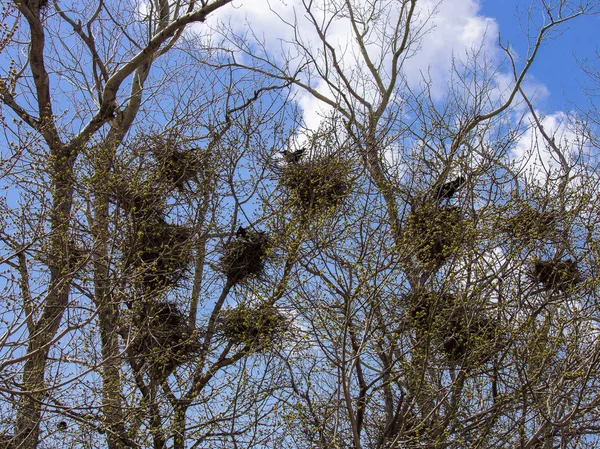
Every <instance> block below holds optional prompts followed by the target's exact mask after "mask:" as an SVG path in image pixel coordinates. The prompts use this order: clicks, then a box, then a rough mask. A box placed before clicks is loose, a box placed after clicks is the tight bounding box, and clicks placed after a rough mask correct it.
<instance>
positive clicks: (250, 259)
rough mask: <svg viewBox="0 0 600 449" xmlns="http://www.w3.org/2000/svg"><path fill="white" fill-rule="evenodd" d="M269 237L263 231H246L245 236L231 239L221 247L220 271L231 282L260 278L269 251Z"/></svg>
mask: <svg viewBox="0 0 600 449" xmlns="http://www.w3.org/2000/svg"><path fill="white" fill-rule="evenodd" d="M269 247H270V244H269V238H268V237H267V235H266V234H265V233H264V232H255V231H246V235H245V236H239V237H237V238H235V239H233V240H231V241H230V242H229V243H228V244H227V245H225V247H224V249H223V257H222V258H221V263H220V268H221V271H222V272H223V273H224V274H225V275H226V276H227V281H228V282H230V283H233V284H236V283H239V282H242V281H244V280H247V279H250V278H257V277H258V278H260V276H261V275H262V274H263V272H264V270H265V260H266V258H267V256H268V253H269Z"/></svg>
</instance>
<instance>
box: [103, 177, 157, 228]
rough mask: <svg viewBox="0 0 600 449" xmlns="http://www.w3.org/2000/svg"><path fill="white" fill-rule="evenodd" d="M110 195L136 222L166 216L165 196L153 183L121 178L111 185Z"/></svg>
mask: <svg viewBox="0 0 600 449" xmlns="http://www.w3.org/2000/svg"><path fill="white" fill-rule="evenodd" d="M110 195H111V196H112V198H113V200H115V201H116V203H117V204H118V205H120V206H121V207H122V208H123V211H124V212H125V214H126V215H127V216H128V217H130V218H131V219H132V220H133V221H134V222H135V223H140V222H144V221H147V220H156V219H160V218H162V217H163V216H164V207H165V206H164V198H163V194H162V192H161V190H160V189H158V188H156V186H154V185H153V184H152V183H150V182H147V183H142V182H131V181H128V180H126V179H119V180H117V181H116V182H114V183H113V184H112V185H111V186H110Z"/></svg>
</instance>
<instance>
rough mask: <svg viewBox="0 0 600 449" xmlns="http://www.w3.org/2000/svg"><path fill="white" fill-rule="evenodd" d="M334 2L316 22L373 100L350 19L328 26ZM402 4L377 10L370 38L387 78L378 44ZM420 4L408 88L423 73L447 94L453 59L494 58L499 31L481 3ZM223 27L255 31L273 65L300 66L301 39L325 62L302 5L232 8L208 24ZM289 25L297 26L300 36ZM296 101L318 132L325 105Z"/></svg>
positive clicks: (248, 1)
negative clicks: (288, 61)
mask: <svg viewBox="0 0 600 449" xmlns="http://www.w3.org/2000/svg"><path fill="white" fill-rule="evenodd" d="M334 3H337V2H331V0H324V1H323V3H320V4H319V5H317V3H313V9H312V13H313V14H314V15H315V18H316V20H317V22H321V21H322V22H326V23H327V24H328V27H327V36H328V40H329V42H331V44H332V45H333V46H334V48H335V49H336V53H337V55H338V58H339V62H340V65H341V66H342V68H343V71H344V74H345V76H346V77H347V78H348V79H350V80H351V83H352V85H353V88H354V89H356V90H357V91H358V92H360V94H361V95H363V96H365V97H366V98H368V99H369V100H372V101H375V100H376V97H377V90H376V84H375V82H374V80H373V79H372V77H371V76H370V74H369V73H368V69H367V67H366V65H365V63H364V60H363V59H362V56H361V55H360V51H359V49H358V45H357V41H356V39H355V38H354V36H353V32H352V27H351V24H350V21H349V18H348V17H347V15H343V14H342V15H339V16H338V17H336V18H335V19H333V20H331V21H329V19H331V14H330V12H329V11H327V9H331V8H332V7H333V6H334ZM315 5H316V6H315ZM323 5H328V7H329V8H323ZM362 5H363V3H362V2H356V5H355V6H356V11H357V15H360V13H361V8H363V6H362ZM398 5H399V2H390V3H386V4H385V9H382V10H379V11H377V13H378V24H377V26H372V27H371V29H370V32H369V34H368V38H369V39H370V44H369V45H368V46H367V50H368V53H369V55H370V57H371V59H372V60H373V61H374V64H375V65H376V66H381V70H380V72H381V73H383V74H384V78H385V76H387V75H386V74H389V68H390V63H391V51H390V49H389V48H386V47H384V48H382V46H381V45H380V43H381V42H380V40H381V39H382V35H383V34H382V33H383V30H385V32H386V34H387V35H388V36H389V35H390V34H391V33H392V32H393V28H394V26H395V22H396V20H397V17H398V14H399V10H398V7H399V6H398ZM417 5H418V6H417V9H418V11H417V14H416V16H417V19H416V21H415V24H414V28H413V30H414V31H415V32H419V33H422V34H423V36H422V38H421V40H420V42H419V43H418V48H417V47H415V48H413V50H417V51H415V52H414V54H413V55H412V56H411V57H410V58H409V59H407V60H406V61H405V62H404V69H403V70H404V75H405V76H406V79H407V80H408V82H409V85H412V86H416V85H417V84H418V83H419V82H420V81H421V79H422V74H423V73H427V72H428V73H429V75H430V76H431V78H432V81H433V88H434V94H436V95H443V93H444V92H445V90H446V86H447V83H448V81H449V80H450V75H451V68H452V60H453V55H454V56H456V57H458V58H462V57H464V56H465V55H466V54H467V52H471V53H472V52H477V54H478V55H480V56H481V57H490V56H493V55H494V54H496V52H497V49H496V45H495V39H496V36H497V33H498V26H497V24H496V22H495V21H494V20H493V19H491V18H487V17H483V16H481V15H479V14H478V11H479V3H478V2H477V1H475V0H446V1H442V2H434V1H423V2H419V3H418V4H417ZM219 22H221V23H228V24H229V25H230V26H232V27H233V29H234V31H236V32H237V33H239V34H243V33H246V32H247V31H248V29H249V27H251V28H252V30H253V32H254V33H255V34H256V37H257V39H258V40H261V41H263V42H264V44H265V48H267V49H268V51H269V52H270V53H271V54H270V56H271V57H273V58H275V60H278V61H281V59H280V55H282V54H287V55H290V56H292V59H293V60H294V61H295V62H296V63H298V62H299V61H300V58H294V57H296V56H298V55H297V49H296V48H295V47H294V46H293V45H292V43H291V42H292V41H293V40H294V38H295V37H297V38H299V39H300V40H301V41H302V42H303V44H304V45H305V47H306V48H308V49H310V51H311V53H312V54H313V55H314V56H315V57H316V59H317V61H318V62H321V63H322V62H323V51H322V48H323V45H322V44H321V43H320V40H319V37H318V35H317V32H316V30H315V28H314V26H313V25H312V24H311V23H310V21H309V20H308V15H307V13H306V11H305V9H304V6H303V3H302V1H301V0H288V1H286V2H283V1H271V2H267V3H265V2H264V0H243V1H241V2H235V3H234V4H233V5H232V7H229V8H222V9H220V10H218V11H217V12H216V13H215V14H213V16H212V17H210V20H209V24H212V26H213V27H215V28H218V27H219V25H218V23H219ZM290 24H295V25H296V27H297V34H296V35H295V34H294V29H293V28H292V27H291V26H290ZM387 40H389V39H387ZM384 45H387V43H384ZM479 50H481V51H479ZM382 52H383V55H384V56H383V57H382ZM330 68H331V66H330ZM329 79H330V80H333V76H332V75H330V76H329ZM313 86H314V87H315V88H317V89H318V90H319V91H320V92H322V93H323V94H325V95H332V93H331V91H330V89H329V88H328V87H327V86H326V83H325V82H324V81H323V80H322V79H321V80H318V79H317V80H313ZM297 98H298V100H299V103H300V105H301V106H302V108H303V110H304V113H305V119H306V122H307V124H308V125H309V126H310V127H316V126H317V125H318V123H319V117H320V114H319V109H320V108H321V107H322V104H320V102H319V101H315V100H314V98H313V97H312V95H310V94H308V93H307V92H304V91H302V92H299V96H298V97H297Z"/></svg>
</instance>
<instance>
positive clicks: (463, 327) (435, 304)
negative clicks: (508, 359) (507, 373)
mask: <svg viewBox="0 0 600 449" xmlns="http://www.w3.org/2000/svg"><path fill="white" fill-rule="evenodd" d="M408 303H409V305H410V317H411V319H412V322H413V325H414V327H415V329H416V330H417V338H418V339H427V340H429V339H430V340H432V341H435V342H437V344H438V345H439V346H440V347H441V348H442V349H443V352H444V353H445V354H446V357H447V358H448V360H450V361H452V362H460V363H462V364H464V365H466V364H473V363H484V362H485V361H487V360H488V359H489V357H491V356H492V355H493V353H494V351H495V350H496V349H497V348H496V345H497V343H498V341H499V336H500V335H499V330H498V327H497V325H496V324H495V323H494V322H493V321H492V320H490V319H489V318H487V317H485V316H483V315H482V314H480V313H476V312H474V311H472V310H470V309H471V308H469V307H467V306H466V305H465V304H461V303H460V302H459V300H458V299H457V298H456V296H455V295H452V294H449V293H444V294H436V293H434V292H420V293H413V294H412V295H410V296H409V297H408Z"/></svg>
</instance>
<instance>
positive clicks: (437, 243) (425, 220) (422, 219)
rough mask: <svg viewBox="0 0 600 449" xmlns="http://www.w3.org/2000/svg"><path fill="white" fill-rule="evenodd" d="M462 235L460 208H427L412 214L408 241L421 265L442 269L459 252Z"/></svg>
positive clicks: (408, 225)
mask: <svg viewBox="0 0 600 449" xmlns="http://www.w3.org/2000/svg"><path fill="white" fill-rule="evenodd" d="M463 231H464V221H463V219H462V216H461V213H460V211H459V209H458V208H456V207H450V206H448V207H440V206H438V205H437V204H424V205H421V206H420V207H418V208H416V209H415V210H414V211H412V212H411V213H410V214H409V216H408V223H407V226H406V228H405V238H406V239H407V242H408V243H409V244H410V245H416V250H415V254H416V256H417V258H418V259H419V260H420V261H421V262H422V263H424V264H426V265H432V266H435V267H439V266H441V265H442V264H444V263H445V262H446V261H447V260H448V259H449V258H450V257H451V256H452V255H453V254H455V253H456V252H457V251H458V250H459V248H460V247H461V245H462V240H463Z"/></svg>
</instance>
